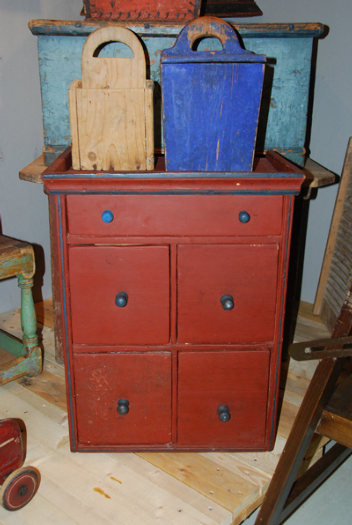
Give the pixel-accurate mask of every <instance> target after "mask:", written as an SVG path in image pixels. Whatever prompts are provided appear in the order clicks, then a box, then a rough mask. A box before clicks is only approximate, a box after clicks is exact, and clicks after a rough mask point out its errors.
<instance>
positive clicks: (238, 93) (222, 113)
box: [161, 17, 265, 171]
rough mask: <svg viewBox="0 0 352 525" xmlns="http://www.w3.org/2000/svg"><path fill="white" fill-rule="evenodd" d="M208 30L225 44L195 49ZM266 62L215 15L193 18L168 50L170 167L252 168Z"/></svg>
mask: <svg viewBox="0 0 352 525" xmlns="http://www.w3.org/2000/svg"><path fill="white" fill-rule="evenodd" d="M203 36H212V37H215V38H216V39H217V40H218V42H221V44H222V46H223V49H221V50H219V51H206V50H204V51H198V50H194V49H193V45H194V43H196V42H197V40H198V39H199V38H201V37H203ZM264 62H265V57H264V56H263V55H256V54H253V53H250V52H248V51H246V50H244V49H243V48H241V46H240V44H239V41H238V37H237V35H236V33H235V32H234V31H233V29H232V28H231V26H230V25H229V24H227V23H226V22H223V21H221V20H219V19H217V18H214V17H203V18H199V19H197V20H195V21H193V22H190V23H189V24H188V25H187V26H186V27H185V28H184V29H183V30H182V31H181V33H180V35H179V37H178V39H177V42H176V44H175V45H174V46H173V48H172V49H169V50H166V51H163V52H162V54H161V73H162V100H163V119H164V138H165V158H166V169H167V170H172V171H185V170H194V171H251V170H252V167H253V157H254V150H255V139H256V134H257V126H258V116H259V107H260V99H261V93H262V85H263V76H264Z"/></svg>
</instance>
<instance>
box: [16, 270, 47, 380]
mask: <svg viewBox="0 0 352 525" xmlns="http://www.w3.org/2000/svg"><path fill="white" fill-rule="evenodd" d="M17 277H18V286H19V287H20V288H21V327H22V332H23V344H24V345H25V347H26V351H27V356H28V357H27V359H29V361H30V362H29V361H28V367H29V375H31V376H36V375H38V374H40V372H41V370H42V353H41V349H40V348H39V346H38V334H37V315H36V312H35V308H34V301H33V294H32V287H33V277H30V278H27V277H24V276H23V275H18V276H17Z"/></svg>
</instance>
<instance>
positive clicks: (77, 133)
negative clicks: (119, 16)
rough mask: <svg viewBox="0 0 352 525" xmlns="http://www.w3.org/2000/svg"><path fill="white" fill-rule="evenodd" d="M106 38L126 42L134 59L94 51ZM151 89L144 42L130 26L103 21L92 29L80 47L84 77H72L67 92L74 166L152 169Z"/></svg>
mask: <svg viewBox="0 0 352 525" xmlns="http://www.w3.org/2000/svg"><path fill="white" fill-rule="evenodd" d="M110 42H122V43H123V44H125V45H127V46H128V47H129V48H130V49H131V51H132V53H133V58H116V57H114V58H112V57H99V56H96V55H97V54H98V52H99V49H101V47H102V46H104V44H107V43H110ZM153 89H154V82H153V81H151V80H146V62H145V56H144V51H143V47H142V44H141V43H140V41H139V39H138V37H137V36H136V35H135V34H134V33H133V32H132V31H130V30H129V29H126V28H125V27H116V26H107V27H103V28H100V29H97V30H96V31H94V32H93V33H91V35H90V36H89V37H88V38H87V40H86V43H85V45H84V47H83V51H82V80H74V81H73V82H72V84H71V86H70V88H69V91H68V96H69V111H70V127H71V140H72V166H73V168H74V169H77V170H94V171H97V170H103V171H136V170H141V171H143V170H152V169H153V168H154V132H153V124H154V122H153Z"/></svg>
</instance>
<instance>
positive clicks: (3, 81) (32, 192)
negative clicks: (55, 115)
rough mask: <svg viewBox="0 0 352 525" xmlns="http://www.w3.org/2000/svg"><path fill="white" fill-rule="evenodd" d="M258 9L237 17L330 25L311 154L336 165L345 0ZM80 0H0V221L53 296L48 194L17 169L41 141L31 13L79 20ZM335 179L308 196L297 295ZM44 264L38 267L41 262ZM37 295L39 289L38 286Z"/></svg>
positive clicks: (5, 304)
mask: <svg viewBox="0 0 352 525" xmlns="http://www.w3.org/2000/svg"><path fill="white" fill-rule="evenodd" d="M257 3H258V5H259V7H260V8H261V9H262V11H263V13H264V16H263V17H256V18H248V19H241V20H238V21H239V22H249V23H250V22H253V23H256V22H260V23H266V22H268V23H269V22H292V23H293V22H321V23H323V24H326V25H327V26H329V28H330V32H329V34H328V36H327V37H326V38H325V39H323V40H320V41H319V44H318V60H317V74H316V83H315V97H314V108H313V123H312V132H311V142H310V150H311V157H312V158H313V159H314V160H316V161H317V162H319V163H321V164H322V165H324V166H326V167H327V168H329V169H331V170H332V171H334V172H335V173H337V174H340V173H341V169H342V164H343V160H344V155H345V150H346V145H347V140H348V137H349V136H351V135H352V129H351V123H352V92H351V86H352V67H351V60H352V59H351V57H352V39H351V23H352V2H351V0H334V1H333V2H332V1H331V0H295V1H292V0H258V2H257ZM81 7H82V1H81V0H60V1H58V0H1V3H0V122H1V127H0V221H1V223H0V227H1V230H0V231H2V233H4V234H5V235H9V236H13V237H16V238H19V239H23V240H26V241H28V242H31V243H33V244H34V245H35V246H36V251H37V260H38V263H39V266H40V267H39V269H38V273H37V276H36V289H37V292H38V290H39V292H40V293H39V296H40V294H41V295H42V298H43V299H45V298H48V297H50V296H51V283H50V246H49V227H48V212H47V198H46V196H45V195H44V193H43V188H42V186H41V185H36V184H33V183H29V182H24V181H20V180H19V178H18V172H19V170H20V169H22V168H23V167H24V166H26V165H27V164H29V163H30V162H32V161H33V160H34V159H35V158H36V157H37V156H38V155H39V154H40V153H41V149H42V146H43V138H42V137H43V130H42V118H41V102H40V87H39V73H38V60H37V47H36V46H37V39H36V37H35V36H33V35H32V34H31V32H30V31H29V29H28V22H29V21H30V20H32V19H35V18H44V19H45V18H47V19H49V18H51V19H61V20H63V19H67V20H69V19H71V20H81V19H82V18H81V17H80V15H79V13H80V11H81ZM336 191H337V186H336V185H335V186H333V187H330V188H323V189H321V190H319V191H318V195H317V198H316V199H315V200H313V201H312V202H311V204H310V213H309V222H308V233H307V248H306V254H305V264H304V274H303V288H302V296H301V298H302V300H304V301H308V302H314V297H315V292H316V287H317V283H318V278H319V270H320V267H321V263H322V259H323V255H324V250H325V244H326V239H327V235H328V230H329V225H330V220H331V215H332V212H333V206H334V202H335V198H336ZM43 266H44V268H42V267H43ZM37 298H39V297H38V294H37ZM19 306H20V296H19V290H18V288H17V283H16V280H14V279H11V280H7V281H2V282H1V283H0V312H4V311H8V310H11V309H13V308H18V307H19Z"/></svg>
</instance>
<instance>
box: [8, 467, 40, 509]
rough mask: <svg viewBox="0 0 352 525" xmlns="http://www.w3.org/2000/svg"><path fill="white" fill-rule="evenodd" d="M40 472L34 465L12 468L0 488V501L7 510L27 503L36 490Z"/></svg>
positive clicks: (18, 507)
mask: <svg viewBox="0 0 352 525" xmlns="http://www.w3.org/2000/svg"><path fill="white" fill-rule="evenodd" d="M39 483H40V473H39V470H37V469H36V468H34V467H22V468H19V469H17V470H14V471H13V472H12V473H11V474H10V475H9V476H8V477H7V478H6V479H5V481H4V483H3V485H2V486H1V488H0V503H1V505H2V506H3V507H4V508H5V509H7V510H18V509H21V508H22V507H24V506H25V505H27V503H29V502H30V501H31V499H32V498H33V496H34V495H35V493H36V492H37V490H38V487H39Z"/></svg>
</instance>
